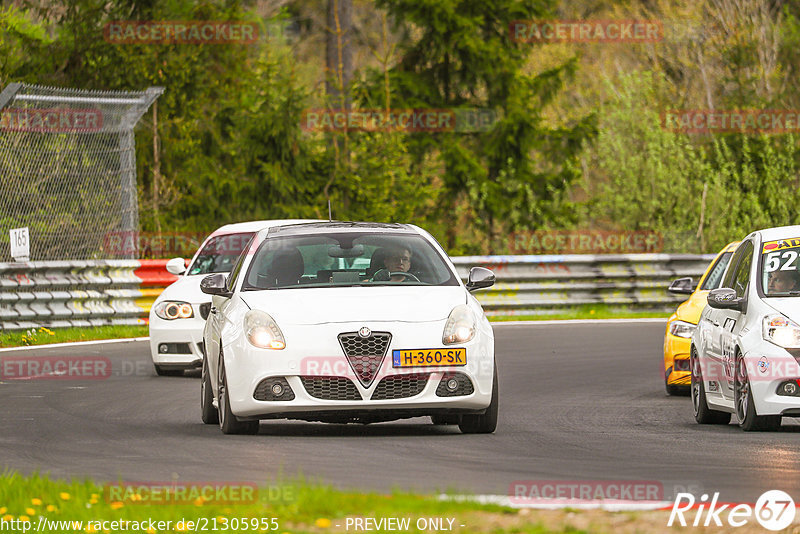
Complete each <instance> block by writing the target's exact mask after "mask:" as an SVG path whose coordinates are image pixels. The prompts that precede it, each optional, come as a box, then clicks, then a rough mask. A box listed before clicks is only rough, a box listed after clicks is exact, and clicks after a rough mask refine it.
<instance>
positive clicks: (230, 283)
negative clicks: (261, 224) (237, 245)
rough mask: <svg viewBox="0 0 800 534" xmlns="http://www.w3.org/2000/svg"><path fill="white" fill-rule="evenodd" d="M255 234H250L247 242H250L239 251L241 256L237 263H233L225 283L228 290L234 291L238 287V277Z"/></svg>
mask: <svg viewBox="0 0 800 534" xmlns="http://www.w3.org/2000/svg"><path fill="white" fill-rule="evenodd" d="M253 235H255V234H253ZM253 235H251V236H250V240H249V241H248V242H247V243H248V244H247V245H245V246H244V248H243V249H242V251H241V252H240V253H239V257H238V258H237V259H236V263H234V265H233V269H232V270H231V274H229V275H228V279H227V281H226V283H225V286H226V287H227V288H228V291H233V288H234V287H236V280H237V278H239V272H241V270H242V265H244V259H245V258H246V257H247V254H248V252H249V249H250V245H249V244H250V242H251V241H252V240H253Z"/></svg>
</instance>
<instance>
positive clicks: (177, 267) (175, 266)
mask: <svg viewBox="0 0 800 534" xmlns="http://www.w3.org/2000/svg"><path fill="white" fill-rule="evenodd" d="M167 272H169V273H172V274H178V275H180V274H183V273H185V272H186V262H185V261H184V259H183V258H172V259H171V260H169V261H168V262H167Z"/></svg>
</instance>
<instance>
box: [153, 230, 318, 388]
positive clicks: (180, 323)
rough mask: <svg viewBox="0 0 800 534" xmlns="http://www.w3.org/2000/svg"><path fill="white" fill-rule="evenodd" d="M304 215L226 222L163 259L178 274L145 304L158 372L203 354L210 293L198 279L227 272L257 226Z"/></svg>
mask: <svg viewBox="0 0 800 534" xmlns="http://www.w3.org/2000/svg"><path fill="white" fill-rule="evenodd" d="M297 222H307V221H303V220H282V221H281V220H279V221H252V222H244V223H236V224H228V225H225V226H223V227H221V228H219V229H217V230H215V231H214V232H213V233H212V234H211V235H210V236H208V237H207V238H206V239H205V241H204V242H203V244H202V245H201V246H200V248H199V249H198V251H197V253H196V254H195V255H194V257H193V258H192V261H191V263H190V264H189V268H188V269H187V268H186V262H185V260H184V259H183V258H173V259H171V260H170V261H168V262H167V271H169V272H170V273H172V274H176V275H181V276H180V278H178V280H176V281H175V282H173V283H172V284H171V285H170V286H169V287H167V288H166V289H165V290H164V291H163V292H162V293H161V295H159V296H158V298H157V299H156V301H155V302H154V303H153V306H152V308H150V321H149V326H150V328H149V330H150V354H151V356H152V358H153V365H154V366H155V369H156V373H157V374H158V375H159V376H164V375H171V376H174V375H180V374H183V371H184V369H191V368H196V367H200V365H201V362H202V360H203V327H204V326H205V324H206V321H205V318H206V316H207V315H208V310H209V309H210V308H211V298H210V297H209V296H208V295H205V294H203V292H201V291H200V281H201V280H202V279H203V277H204V276H206V275H208V274H210V273H228V272H230V270H231V266H232V265H233V262H234V261H236V258H238V257H239V254H240V253H241V251H242V250H243V249H244V247H245V246H247V244H248V243H249V242H250V239H251V238H252V237H253V235H255V233H256V232H257V231H259V230H261V229H262V228H266V227H269V226H274V225H281V224H295V223H297Z"/></svg>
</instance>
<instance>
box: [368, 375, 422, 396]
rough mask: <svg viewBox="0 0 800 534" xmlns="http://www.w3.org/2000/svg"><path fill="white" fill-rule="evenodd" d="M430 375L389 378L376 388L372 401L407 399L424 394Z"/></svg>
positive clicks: (379, 383)
mask: <svg viewBox="0 0 800 534" xmlns="http://www.w3.org/2000/svg"><path fill="white" fill-rule="evenodd" d="M429 376H430V374H429V373H424V374H407V375H395V376H387V377H386V378H384V379H383V380H381V381H380V382H378V386H377V387H376V388H375V392H374V393H373V394H372V399H371V400H387V399H405V398H407V397H413V396H415V395H419V394H420V393H422V390H423V389H425V384H427V383H428V377H429Z"/></svg>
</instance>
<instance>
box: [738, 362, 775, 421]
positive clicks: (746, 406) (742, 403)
mask: <svg viewBox="0 0 800 534" xmlns="http://www.w3.org/2000/svg"><path fill="white" fill-rule="evenodd" d="M733 380H734V382H733V402H734V406H735V407H736V418H737V419H739V428H741V429H742V430H744V431H745V432H752V431H765V432H770V431H773V430H777V429H778V428H780V426H781V416H780V415H758V414H757V413H756V405H755V403H754V402H753V391H752V389H751V388H750V377H749V376H748V375H747V365H746V363H745V361H744V356H742V354H741V353H739V352H737V353H736V367H735V373H734V379H733Z"/></svg>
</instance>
